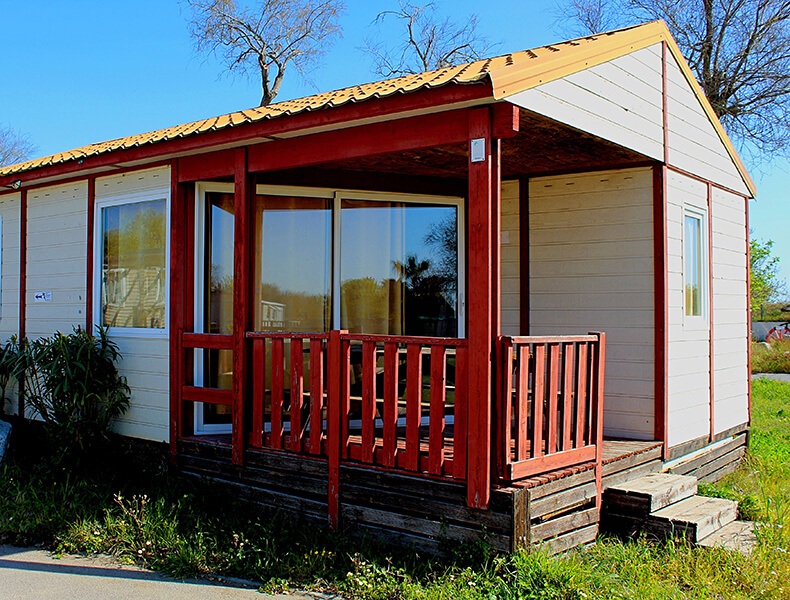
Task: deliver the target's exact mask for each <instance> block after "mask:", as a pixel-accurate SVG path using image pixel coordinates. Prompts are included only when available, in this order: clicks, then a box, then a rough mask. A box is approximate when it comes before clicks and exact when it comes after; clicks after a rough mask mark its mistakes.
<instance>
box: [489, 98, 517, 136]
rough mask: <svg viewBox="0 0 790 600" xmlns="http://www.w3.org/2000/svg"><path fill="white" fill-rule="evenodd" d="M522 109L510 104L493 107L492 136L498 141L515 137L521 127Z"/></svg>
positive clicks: (504, 103) (503, 103)
mask: <svg viewBox="0 0 790 600" xmlns="http://www.w3.org/2000/svg"><path fill="white" fill-rule="evenodd" d="M520 116H521V109H520V108H519V107H518V106H516V105H515V104H511V103H510V102H499V103H497V104H493V105H492V106H491V135H492V136H493V137H494V138H496V139H502V138H511V137H515V136H516V134H517V133H518V131H519V127H520V125H521V119H520Z"/></svg>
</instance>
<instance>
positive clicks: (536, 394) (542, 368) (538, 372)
mask: <svg viewBox="0 0 790 600" xmlns="http://www.w3.org/2000/svg"><path fill="white" fill-rule="evenodd" d="M532 360H533V364H534V365H535V373H534V378H535V379H534V383H533V391H532V402H533V403H534V405H533V415H534V416H533V419H532V450H531V454H532V457H533V458H535V457H538V456H541V455H542V454H543V403H544V396H545V393H546V392H545V373H546V346H544V345H543V344H539V345H536V346H535V350H534V356H533V358H532Z"/></svg>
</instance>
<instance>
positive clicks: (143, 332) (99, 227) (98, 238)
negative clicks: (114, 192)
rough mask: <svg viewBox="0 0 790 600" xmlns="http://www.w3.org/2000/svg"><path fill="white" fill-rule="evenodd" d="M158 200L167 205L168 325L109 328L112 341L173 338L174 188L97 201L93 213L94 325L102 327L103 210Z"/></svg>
mask: <svg viewBox="0 0 790 600" xmlns="http://www.w3.org/2000/svg"><path fill="white" fill-rule="evenodd" d="M154 200H164V201H165V322H164V326H163V327H161V328H158V327H157V328H154V327H108V328H107V332H108V333H109V334H110V336H111V337H119V338H146V339H168V338H169V336H170V188H169V187H168V188H161V189H158V190H149V191H145V192H137V193H135V192H132V193H125V194H120V195H118V196H111V197H107V198H102V199H101V200H99V199H97V200H96V205H95V207H94V213H93V224H94V227H93V231H94V236H93V290H94V292H93V315H94V317H93V321H94V327H99V326H101V324H102V320H103V319H102V306H101V298H102V281H101V279H102V264H103V262H104V248H103V243H104V229H103V225H104V223H103V220H102V210H103V209H105V208H112V207H113V206H123V205H126V204H138V203H141V202H151V201H154Z"/></svg>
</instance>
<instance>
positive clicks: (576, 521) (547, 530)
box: [532, 507, 600, 543]
mask: <svg viewBox="0 0 790 600" xmlns="http://www.w3.org/2000/svg"><path fill="white" fill-rule="evenodd" d="M599 516H600V511H599V509H598V507H593V508H588V509H586V510H580V511H578V512H572V513H570V514H568V515H564V516H562V517H557V518H556V519H551V520H549V521H544V522H543V523H539V524H537V525H533V526H532V542H533V543H535V542H539V541H542V540H546V539H549V538H553V537H555V536H560V535H565V534H566V533H569V532H571V531H574V530H576V529H581V528H583V527H587V526H588V525H592V524H597V523H598V520H599Z"/></svg>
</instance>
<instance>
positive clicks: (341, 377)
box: [326, 330, 348, 531]
mask: <svg viewBox="0 0 790 600" xmlns="http://www.w3.org/2000/svg"><path fill="white" fill-rule="evenodd" d="M343 344H344V342H343V341H342V340H341V339H340V331H337V330H335V331H332V333H331V334H330V337H329V343H328V345H327V365H326V369H327V372H328V373H331V374H332V376H330V377H328V382H327V383H328V390H327V400H326V402H327V431H326V453H327V458H328V471H329V473H328V479H329V486H328V489H329V493H328V499H327V512H328V518H329V529H330V530H332V531H337V530H338V528H339V527H340V458H341V455H342V451H343V435H344V433H345V431H344V427H343V423H342V421H343V417H344V416H346V417H347V416H348V412H347V411H345V410H344V404H345V399H346V398H345V396H346V395H347V393H348V392H347V389H348V386H347V378H348V367H347V363H346V362H345V358H346V357H345V352H344V350H343ZM344 388H345V389H344Z"/></svg>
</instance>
